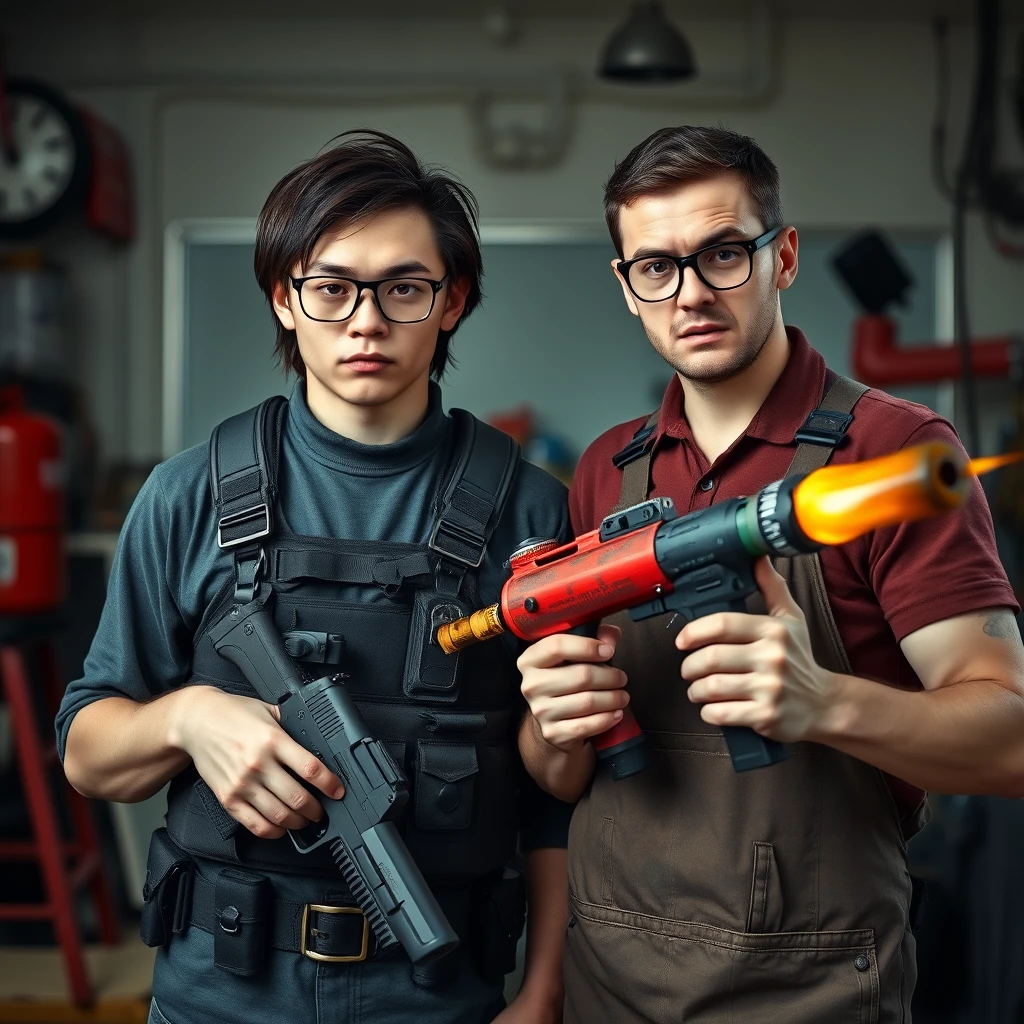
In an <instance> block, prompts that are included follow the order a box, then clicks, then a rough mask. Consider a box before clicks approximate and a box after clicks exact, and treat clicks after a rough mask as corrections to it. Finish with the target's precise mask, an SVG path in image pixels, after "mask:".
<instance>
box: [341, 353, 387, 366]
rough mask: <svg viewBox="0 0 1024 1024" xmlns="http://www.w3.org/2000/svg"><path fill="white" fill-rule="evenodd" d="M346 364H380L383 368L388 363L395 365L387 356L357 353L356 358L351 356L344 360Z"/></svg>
mask: <svg viewBox="0 0 1024 1024" xmlns="http://www.w3.org/2000/svg"><path fill="white" fill-rule="evenodd" d="M343 362H346V363H380V364H381V365H382V366H383V365H385V364H387V363H393V362H394V360H393V359H388V357H387V356H382V355H381V354H380V353H379V352H357V353H356V354H355V355H354V356H349V357H348V359H345V360H343Z"/></svg>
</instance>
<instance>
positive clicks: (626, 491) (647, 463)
mask: <svg viewBox="0 0 1024 1024" xmlns="http://www.w3.org/2000/svg"><path fill="white" fill-rule="evenodd" d="M660 412H661V410H660V409H655V410H654V412H652V413H651V415H650V416H648V417H647V420H646V422H645V423H644V425H643V426H642V427H640V429H639V430H637V432H636V433H635V434H634V435H633V437H632V438H631V440H630V442H629V444H627V445H626V447H625V448H623V449H622V451H621V452H617V453H616V454H615V455H613V456H612V465H613V466H615V468H616V469H621V470H622V489H621V491H620V492H619V500H618V503H617V504H616V506H615V508H614V509H613V510H612V511H613V512H621V511H622V510H623V509H624V508H629V507H630V506H631V505H639V504H640V502H641V501H646V500H647V491H648V490H649V489H650V486H651V459H652V458H653V457H654V442H653V438H654V432H655V430H656V429H657V426H658V415H659V414H660Z"/></svg>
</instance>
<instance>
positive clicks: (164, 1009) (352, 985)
mask: <svg viewBox="0 0 1024 1024" xmlns="http://www.w3.org/2000/svg"><path fill="white" fill-rule="evenodd" d="M451 955H452V956H453V957H457V958H458V959H459V963H458V973H457V975H456V977H455V978H454V979H453V980H452V981H451V982H450V983H449V984H447V985H444V986H443V987H441V988H437V989H424V988H420V987H419V986H417V985H415V984H413V981H412V969H411V967H410V964H409V962H408V960H406V959H405V958H404V957H388V958H384V959H380V960H366V961H364V962H363V963H353V964H331V963H318V962H317V961H314V960H310V959H308V958H306V957H304V956H302V955H300V954H298V953H288V952H282V951H278V950H272V951H271V953H270V955H269V957H268V959H267V967H266V969H265V971H264V972H263V974H261V975H260V976H259V977H255V978H241V977H238V976H236V975H234V974H231V973H229V972H227V971H224V970H221V969H220V968H218V967H215V966H214V963H213V936H212V935H210V934H209V933H208V932H205V931H203V930H202V929H200V928H196V927H191V928H189V929H188V930H187V931H186V932H185V933H184V934H183V935H176V936H174V938H173V939H172V940H171V943H170V945H168V946H166V947H164V948H162V949H160V950H159V951H158V953H157V959H156V968H155V971H154V975H153V1002H152V1005H151V1007H150V1014H149V1024H214V1022H215V1024H292V1022H294V1024H371V1022H372V1024H413V1022H415V1024H486V1022H489V1021H491V1020H493V1019H494V1018H495V1017H496V1016H497V1015H498V1014H499V1013H500V1012H501V1011H502V1010H503V1009H504V1007H505V1000H504V997H503V995H502V983H501V982H497V983H494V984H489V983H487V982H485V981H484V980H483V979H482V978H481V977H480V975H479V974H478V973H477V971H476V970H475V968H474V967H473V965H472V963H471V962H470V959H469V955H468V953H467V952H466V951H465V950H464V949H462V948H460V949H458V950H456V952H455V953H453V954H451Z"/></svg>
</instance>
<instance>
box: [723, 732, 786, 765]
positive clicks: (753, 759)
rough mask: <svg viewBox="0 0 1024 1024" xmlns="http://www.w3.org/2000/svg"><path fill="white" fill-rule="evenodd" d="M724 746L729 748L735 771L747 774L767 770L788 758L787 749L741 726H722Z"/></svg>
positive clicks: (783, 745)
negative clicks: (751, 771) (755, 769)
mask: <svg viewBox="0 0 1024 1024" xmlns="http://www.w3.org/2000/svg"><path fill="white" fill-rule="evenodd" d="M722 735H723V736H724V737H725V745H726V746H727V747H728V748H729V756H730V757H731V758H732V766H733V769H734V770H735V771H738V772H748V771H750V770H751V769H752V768H767V767H768V766H769V765H773V764H778V763H779V762H780V761H785V760H786V758H787V757H789V748H788V747H787V746H786V745H785V743H779V742H778V740H770V739H768V737H767V736H762V735H761V734H760V733H757V732H754V730H753V729H748V728H747V727H746V726H742V725H724V726H722Z"/></svg>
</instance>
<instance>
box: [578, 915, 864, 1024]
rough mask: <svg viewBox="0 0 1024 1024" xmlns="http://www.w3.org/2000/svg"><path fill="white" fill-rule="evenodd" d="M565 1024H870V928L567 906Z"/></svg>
mask: <svg viewBox="0 0 1024 1024" xmlns="http://www.w3.org/2000/svg"><path fill="white" fill-rule="evenodd" d="M570 909H571V911H572V915H573V918H574V919H575V924H574V926H573V927H571V928H570V929H569V930H568V935H567V941H566V952H565V986H566V1002H565V1024H590V1022H592V1021H597V1020H608V1021H615V1022H616V1024H633V1022H637V1024H639V1022H640V1021H644V1022H659V1024H660V1022H662V1021H665V1022H669V1021H671V1022H673V1024H675V1022H678V1021H686V1022H687V1024H735V1021H738V1020H748V1021H757V1022H758V1024H822V1022H828V1024H877V1022H878V1015H879V1009H878V1007H879V983H878V967H877V963H876V959H875V937H874V931H873V930H872V929H870V928H863V929H857V930H851V931H829V932H774V933H749V932H733V931H728V930H726V929H723V928H715V927H712V926H711V925H703V924H698V923H696V922H690V921H675V920H671V919H668V918H659V917H650V916H647V915H643V914H632V913H628V912H626V911H621V910H614V909H612V908H610V907H602V906H595V905H594V904H589V903H580V901H579V900H577V899H576V898H575V897H572V898H571V899H570Z"/></svg>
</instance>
